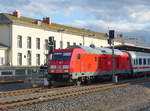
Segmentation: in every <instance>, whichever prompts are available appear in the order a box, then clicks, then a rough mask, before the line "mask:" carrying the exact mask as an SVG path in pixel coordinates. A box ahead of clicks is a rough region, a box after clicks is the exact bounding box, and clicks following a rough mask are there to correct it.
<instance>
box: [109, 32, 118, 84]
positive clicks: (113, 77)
mask: <svg viewBox="0 0 150 111" xmlns="http://www.w3.org/2000/svg"><path fill="white" fill-rule="evenodd" d="M114 35H115V31H114V30H109V38H108V44H109V45H110V46H112V82H113V83H117V82H118V77H117V75H115V67H114Z"/></svg>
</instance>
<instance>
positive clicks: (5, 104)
mask: <svg viewBox="0 0 150 111" xmlns="http://www.w3.org/2000/svg"><path fill="white" fill-rule="evenodd" d="M144 82H150V80H149V79H148V80H139V81H136V82H130V83H121V84H111V85H106V86H101V85H97V86H95V85H94V86H84V87H77V88H73V89H71V90H69V89H68V90H64V91H63V90H62V91H60V92H47V93H46V94H38V95H34V96H31V97H28V98H27V97H22V98H18V99H15V100H5V101H1V102H0V110H6V109H9V108H15V107H19V106H24V105H29V104H35V103H39V102H45V101H50V100H54V99H59V98H64V97H69V96H77V95H81V94H87V93H92V92H97V91H103V90H108V89H113V88H119V87H126V86H130V85H134V84H137V83H144Z"/></svg>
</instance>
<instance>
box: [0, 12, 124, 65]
mask: <svg viewBox="0 0 150 111" xmlns="http://www.w3.org/2000/svg"><path fill="white" fill-rule="evenodd" d="M50 36H54V39H55V40H56V48H57V49H58V48H66V47H68V46H70V45H84V46H89V45H90V44H94V45H95V46H97V47H101V46H108V43H107V37H106V34H104V33H98V32H93V31H89V30H85V29H79V28H73V27H69V26H64V25H60V24H55V23H52V22H51V19H50V18H49V17H46V18H43V20H36V19H32V18H27V17H22V16H21V15H20V13H19V12H17V11H15V12H13V14H6V13H1V14H0V41H1V42H2V43H3V44H5V45H7V46H8V47H9V50H8V51H7V56H6V55H5V65H10V66H40V65H42V64H45V63H46V60H47V54H48V39H49V37H50ZM115 44H116V45H119V44H122V42H121V41H115ZM0 53H3V52H1V50H0ZM2 55H4V54H2ZM0 65H1V64H0Z"/></svg>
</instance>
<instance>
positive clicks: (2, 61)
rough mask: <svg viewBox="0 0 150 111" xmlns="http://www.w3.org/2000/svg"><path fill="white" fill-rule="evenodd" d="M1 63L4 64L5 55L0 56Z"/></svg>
mask: <svg viewBox="0 0 150 111" xmlns="http://www.w3.org/2000/svg"><path fill="white" fill-rule="evenodd" d="M0 64H1V65H3V64H4V58H3V57H1V58H0Z"/></svg>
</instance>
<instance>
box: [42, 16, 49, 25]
mask: <svg viewBox="0 0 150 111" xmlns="http://www.w3.org/2000/svg"><path fill="white" fill-rule="evenodd" d="M43 22H44V23H47V24H51V18H50V17H45V18H43Z"/></svg>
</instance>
